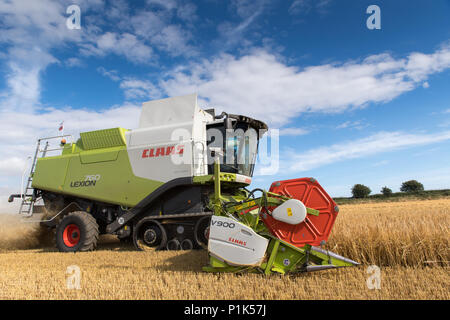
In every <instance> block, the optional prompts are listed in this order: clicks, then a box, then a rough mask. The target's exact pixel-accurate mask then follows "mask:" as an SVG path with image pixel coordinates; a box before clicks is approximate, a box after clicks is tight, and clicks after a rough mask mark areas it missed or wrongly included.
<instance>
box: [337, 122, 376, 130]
mask: <svg viewBox="0 0 450 320" xmlns="http://www.w3.org/2000/svg"><path fill="white" fill-rule="evenodd" d="M368 126H369V125H368V124H366V123H364V121H363V120H355V121H350V120H349V121H345V122H343V123H341V124H340V125H338V126H337V127H336V129H357V130H361V129H364V128H367V127H368Z"/></svg>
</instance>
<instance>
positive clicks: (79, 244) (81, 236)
mask: <svg viewBox="0 0 450 320" xmlns="http://www.w3.org/2000/svg"><path fill="white" fill-rule="evenodd" d="M98 236H99V231H98V224H97V221H96V220H95V218H94V217H93V216H91V215H90V214H88V213H87V212H84V211H75V212H70V213H69V214H67V215H66V216H65V217H64V218H63V219H62V220H61V222H60V223H59V224H58V226H57V227H56V247H57V248H58V250H59V251H61V252H76V251H92V250H95V249H96V248H97V241H98Z"/></svg>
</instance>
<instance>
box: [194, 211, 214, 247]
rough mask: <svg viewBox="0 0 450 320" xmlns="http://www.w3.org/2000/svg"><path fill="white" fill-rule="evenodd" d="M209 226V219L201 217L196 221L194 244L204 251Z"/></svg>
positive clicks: (206, 244) (206, 245)
mask: <svg viewBox="0 0 450 320" xmlns="http://www.w3.org/2000/svg"><path fill="white" fill-rule="evenodd" d="M210 224H211V217H203V218H201V219H199V220H198V221H197V223H196V224H195V228H194V237H195V244H196V245H197V246H198V247H200V248H204V249H206V248H207V247H208V239H209V225H210Z"/></svg>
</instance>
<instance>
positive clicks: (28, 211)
mask: <svg viewBox="0 0 450 320" xmlns="http://www.w3.org/2000/svg"><path fill="white" fill-rule="evenodd" d="M40 146H41V139H38V141H37V145H36V151H35V152H34V157H33V162H32V164H31V169H30V174H29V175H28V179H27V184H26V187H25V189H23V190H22V194H21V198H22V203H21V204H20V209H19V214H20V215H23V216H25V217H31V216H32V215H33V207H34V203H35V201H36V196H35V194H34V189H33V187H32V184H33V175H34V171H35V169H36V162H37V159H38V155H39V151H40V150H39V149H40ZM47 148H48V141H47V142H46V144H45V148H44V151H43V156H44V157H45V153H46V151H47ZM24 174H25V172H24ZM22 180H23V179H22ZM21 187H22V188H23V183H22V186H21Z"/></svg>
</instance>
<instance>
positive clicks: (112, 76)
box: [97, 67, 121, 81]
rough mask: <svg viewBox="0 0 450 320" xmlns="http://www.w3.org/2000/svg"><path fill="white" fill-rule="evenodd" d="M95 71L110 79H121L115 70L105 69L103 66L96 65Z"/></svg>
mask: <svg viewBox="0 0 450 320" xmlns="http://www.w3.org/2000/svg"><path fill="white" fill-rule="evenodd" d="M97 71H98V72H99V73H100V74H101V75H103V76H105V77H108V78H110V79H111V80H112V81H119V80H120V79H121V78H120V76H119V73H118V72H117V70H106V69H105V68H104V67H98V68H97Z"/></svg>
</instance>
